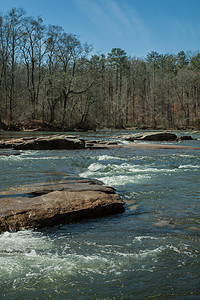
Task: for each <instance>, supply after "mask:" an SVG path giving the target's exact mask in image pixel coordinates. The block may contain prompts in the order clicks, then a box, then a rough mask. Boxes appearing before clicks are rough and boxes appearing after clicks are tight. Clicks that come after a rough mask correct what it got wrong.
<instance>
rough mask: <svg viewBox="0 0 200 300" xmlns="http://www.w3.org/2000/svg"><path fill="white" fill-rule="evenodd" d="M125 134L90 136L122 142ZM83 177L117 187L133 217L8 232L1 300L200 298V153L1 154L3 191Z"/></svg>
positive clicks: (3, 238)
mask: <svg viewBox="0 0 200 300" xmlns="http://www.w3.org/2000/svg"><path fill="white" fill-rule="evenodd" d="M124 133H126V132H125V131H124V132H122V131H119V132H117V131H100V132H97V133H88V134H87V135H85V134H82V136H84V137H86V138H87V139H94V138H96V139H104V140H105V139H107V140H115V137H117V136H120V135H122V134H124ZM129 133H130V132H129ZM24 134H25V133H24ZM35 134H38V133H35ZM179 134H181V135H182V134H188V133H187V132H179ZM189 134H190V133H189ZM6 135H7V137H8V136H10V137H12V136H19V135H22V133H6ZM26 135H30V133H26ZM77 135H79V133H77ZM4 137H5V133H3V132H1V133H0V138H4ZM193 137H196V138H197V139H198V140H197V141H183V142H182V144H181V145H187V146H196V147H200V133H196V134H193ZM171 144H173V143H171ZM78 176H81V177H86V178H88V177H89V178H95V179H98V180H101V181H102V182H103V183H104V184H106V185H109V186H112V187H114V188H115V189H116V191H117V193H118V194H119V195H120V196H121V197H122V198H123V199H124V201H125V203H126V204H125V212H124V213H122V214H118V215H112V216H106V217H102V218H99V219H94V220H85V221H82V222H80V223H77V224H70V225H65V226H56V227H53V228H48V229H43V230H35V231H34V230H24V231H20V232H5V233H2V234H1V235H0V299H9V300H10V299H20V300H21V299H29V300H31V299H87V300H88V299H136V300H137V299H142V300H143V299H184V300H185V299H200V218H199V210H200V209H199V207H200V206H199V202H200V150H194V149H140V148H118V149H109V150H108V149H107V150H105V149H98V150H97V149H96V150H94V149H92V150H88V149H87V150H75V151H69V150H60V151H22V153H21V155H19V156H8V157H6V156H2V157H0V183H1V184H0V191H3V190H6V189H10V188H12V187H18V186H21V185H25V184H31V183H36V182H51V181H59V180H63V179H66V178H69V177H78Z"/></svg>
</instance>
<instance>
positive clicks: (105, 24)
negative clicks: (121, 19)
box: [74, 0, 120, 34]
mask: <svg viewBox="0 0 200 300" xmlns="http://www.w3.org/2000/svg"><path fill="white" fill-rule="evenodd" d="M74 3H75V4H76V6H77V8H78V9H79V10H81V11H82V12H83V13H84V14H85V15H86V16H87V17H88V19H89V20H90V21H91V22H92V23H93V24H94V25H95V26H97V27H99V29H100V30H101V31H103V30H104V31H105V30H106V31H107V32H110V31H112V32H114V33H115V34H118V33H120V26H119V25H118V23H117V22H115V21H114V20H113V19H112V18H111V17H110V12H109V11H108V10H107V9H106V8H105V3H104V1H101V2H100V4H98V1H93V0H84V1H81V0H74ZM102 3H103V5H102Z"/></svg>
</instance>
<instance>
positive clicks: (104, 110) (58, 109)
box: [0, 8, 200, 130]
mask: <svg viewBox="0 0 200 300" xmlns="http://www.w3.org/2000/svg"><path fill="white" fill-rule="evenodd" d="M91 50H92V49H91V46H89V45H88V44H87V43H85V44H82V43H81V42H80V40H79V38H78V37H77V36H76V35H73V34H68V33H66V32H65V31H64V30H63V28H62V27H60V26H54V25H49V26H46V25H45V24H44V23H43V20H42V18H41V17H38V18H34V17H32V16H26V14H25V12H24V10H23V9H16V8H15V9H12V10H10V11H9V12H8V14H6V15H1V16H0V126H1V127H3V126H6V125H7V126H8V127H9V128H14V126H21V124H31V123H37V122H40V123H41V124H48V126H52V128H60V129H63V130H64V129H65V130H73V129H95V128H124V127H138V128H148V127H150V128H155V129H156V128H173V129H174V128H177V129H178V128H190V127H197V128H200V52H199V51H197V52H196V53H191V52H189V53H185V52H184V51H180V52H179V53H178V54H159V53H157V52H155V51H152V52H150V53H148V54H147V56H146V57H145V58H136V57H130V56H128V55H127V54H126V52H125V51H124V50H122V49H120V48H113V49H112V50H111V51H110V53H108V54H107V55H105V54H94V55H91ZM5 124H6V125H5ZM24 126H25V125H24Z"/></svg>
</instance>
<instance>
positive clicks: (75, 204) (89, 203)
mask: <svg viewBox="0 0 200 300" xmlns="http://www.w3.org/2000/svg"><path fill="white" fill-rule="evenodd" d="M123 211H124V202H123V200H122V199H121V198H120V196H119V195H117V194H116V193H115V190H114V189H113V188H110V187H106V186H103V185H102V184H101V183H100V182H98V181H92V180H86V179H79V180H65V181H61V182H58V183H46V184H38V185H33V186H23V187H20V188H18V189H13V190H10V191H6V192H2V193H1V194H0V232H3V231H11V230H21V229H24V228H26V229H28V228H43V227H51V226H54V225H58V224H69V223H74V222H78V221H80V220H83V219H88V218H96V217H100V216H104V215H108V214H116V213H121V212H123Z"/></svg>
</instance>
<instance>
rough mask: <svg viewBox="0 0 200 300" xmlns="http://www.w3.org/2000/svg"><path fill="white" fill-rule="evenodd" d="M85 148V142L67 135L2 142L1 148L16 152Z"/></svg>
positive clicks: (0, 142) (0, 143)
mask: <svg viewBox="0 0 200 300" xmlns="http://www.w3.org/2000/svg"><path fill="white" fill-rule="evenodd" d="M84 147H85V142H84V140H82V139H79V138H76V137H74V136H66V135H52V136H44V137H28V138H18V139H10V140H3V141H0V148H13V149H15V150H56V149H67V150H68V149H69V150H71V149H83V148H84Z"/></svg>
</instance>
